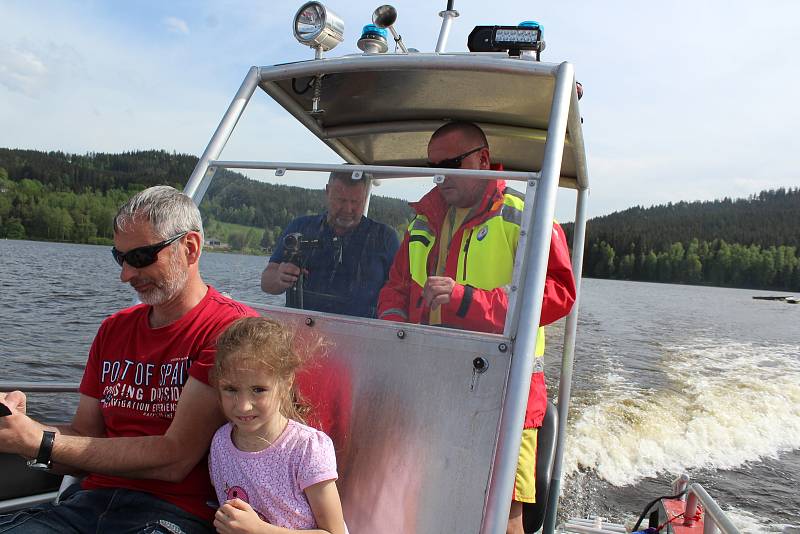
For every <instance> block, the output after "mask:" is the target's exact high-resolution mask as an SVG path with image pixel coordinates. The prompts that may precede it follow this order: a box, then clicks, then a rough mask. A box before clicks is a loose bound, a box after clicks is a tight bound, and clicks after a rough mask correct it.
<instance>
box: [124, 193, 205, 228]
mask: <svg viewBox="0 0 800 534" xmlns="http://www.w3.org/2000/svg"><path fill="white" fill-rule="evenodd" d="M141 221H147V222H148V223H150V225H151V226H152V227H153V231H154V232H155V234H156V236H158V237H160V238H161V239H169V238H170V237H172V236H174V235H177V234H180V233H181V232H188V231H194V232H200V237H201V239H204V236H203V220H202V218H201V217H200V210H198V209H197V206H196V205H195V203H194V201H193V200H192V199H191V198H189V197H188V196H186V195H184V194H183V193H181V192H180V191H178V190H177V189H175V188H174V187H170V186H168V185H156V186H153V187H149V188H147V189H145V190H144V191H141V192H139V193H136V194H135V195H133V196H132V197H131V198H130V200H128V201H127V202H126V203H125V205H124V206H122V207H121V208H120V209H119V211H118V212H117V215H116V217H114V232H120V231H121V232H125V231H128V229H129V228H130V227H131V225H133V224H135V223H138V222H141Z"/></svg>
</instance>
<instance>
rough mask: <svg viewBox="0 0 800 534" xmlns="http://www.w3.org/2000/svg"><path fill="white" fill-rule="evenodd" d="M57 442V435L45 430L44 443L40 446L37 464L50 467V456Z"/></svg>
mask: <svg viewBox="0 0 800 534" xmlns="http://www.w3.org/2000/svg"><path fill="white" fill-rule="evenodd" d="M55 440H56V433H55V432H51V431H50V430H45V431H44V434H43V435H42V443H41V445H39V453H38V454H37V455H36V463H37V464H44V465H47V466H49V465H50V456H52V454H53V442H54V441H55Z"/></svg>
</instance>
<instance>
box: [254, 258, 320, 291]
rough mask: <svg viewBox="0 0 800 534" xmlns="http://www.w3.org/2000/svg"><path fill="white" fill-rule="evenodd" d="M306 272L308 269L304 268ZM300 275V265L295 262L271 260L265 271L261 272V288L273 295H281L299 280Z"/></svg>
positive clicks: (306, 272)
mask: <svg viewBox="0 0 800 534" xmlns="http://www.w3.org/2000/svg"><path fill="white" fill-rule="evenodd" d="M303 272H305V274H308V271H307V270H305V269H303ZM299 276H300V267H298V266H297V265H295V264H294V263H290V262H288V261H285V262H283V263H280V264H279V263H276V262H269V263H268V264H267V267H266V269H264V272H262V273H261V290H262V291H264V292H266V293H270V294H272V295H280V294H281V293H283V292H284V291H286V290H287V289H289V288H290V287H292V285H293V284H294V283H295V282H297V278H298V277H299Z"/></svg>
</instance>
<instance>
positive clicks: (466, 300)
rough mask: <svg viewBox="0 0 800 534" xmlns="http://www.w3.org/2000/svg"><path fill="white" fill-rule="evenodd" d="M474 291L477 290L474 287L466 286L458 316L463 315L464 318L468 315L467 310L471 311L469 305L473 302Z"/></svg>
mask: <svg viewBox="0 0 800 534" xmlns="http://www.w3.org/2000/svg"><path fill="white" fill-rule="evenodd" d="M473 291H475V288H474V287H472V286H464V296H463V297H461V305H460V306H459V307H458V311H457V312H456V316H458V317H461V318H462V319H463V318H464V317H466V316H467V311H469V306H470V304H472V293H473Z"/></svg>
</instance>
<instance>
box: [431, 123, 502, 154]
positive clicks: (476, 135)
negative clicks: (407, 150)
mask: <svg viewBox="0 0 800 534" xmlns="http://www.w3.org/2000/svg"><path fill="white" fill-rule="evenodd" d="M452 132H459V133H460V134H461V136H462V137H463V138H464V139H465V140H466V141H474V142H475V144H476V145H478V144H480V145H483V146H485V147H486V148H489V141H488V140H487V139H486V134H485V133H483V130H481V127H480V126H478V125H477V124H475V123H474V122H466V121H453V122H448V123H446V124H444V125H442V126H440V127H439V128H438V129H437V130H436V131H435V132H433V135H432V136H431V140H433V139H436V138H437V137H439V136H442V135H446V134H449V133H452Z"/></svg>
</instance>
